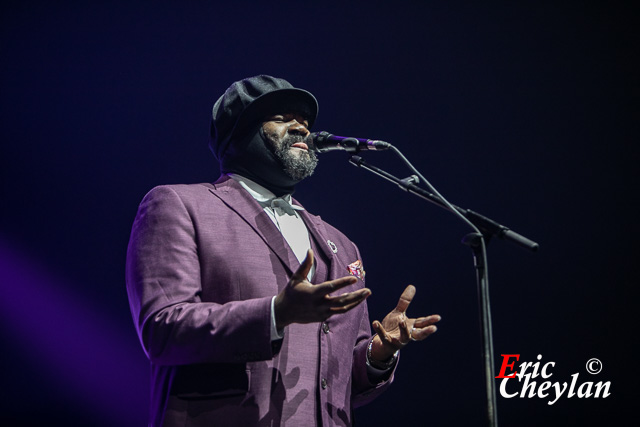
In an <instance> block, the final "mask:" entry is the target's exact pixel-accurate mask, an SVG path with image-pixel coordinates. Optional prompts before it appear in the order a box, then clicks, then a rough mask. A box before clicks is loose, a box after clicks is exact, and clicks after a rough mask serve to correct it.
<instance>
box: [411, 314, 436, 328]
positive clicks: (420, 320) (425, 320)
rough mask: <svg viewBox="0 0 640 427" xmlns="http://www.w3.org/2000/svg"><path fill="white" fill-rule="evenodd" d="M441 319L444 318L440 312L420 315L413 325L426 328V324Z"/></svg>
mask: <svg viewBox="0 0 640 427" xmlns="http://www.w3.org/2000/svg"><path fill="white" fill-rule="evenodd" d="M441 319H442V318H441V317H440V315H439V314H432V315H431V316H427V317H420V318H418V319H416V321H415V323H414V324H413V327H414V328H424V327H426V326H429V325H433V324H434V323H438V322H439V321H440V320H441Z"/></svg>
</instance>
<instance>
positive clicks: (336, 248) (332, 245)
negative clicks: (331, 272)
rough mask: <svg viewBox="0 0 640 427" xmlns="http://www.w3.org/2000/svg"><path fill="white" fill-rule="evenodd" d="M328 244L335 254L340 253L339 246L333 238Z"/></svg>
mask: <svg viewBox="0 0 640 427" xmlns="http://www.w3.org/2000/svg"><path fill="white" fill-rule="evenodd" d="M327 245H329V248H330V249H331V252H333V253H334V254H337V253H338V247H337V246H336V244H335V243H333V242H332V241H331V240H327Z"/></svg>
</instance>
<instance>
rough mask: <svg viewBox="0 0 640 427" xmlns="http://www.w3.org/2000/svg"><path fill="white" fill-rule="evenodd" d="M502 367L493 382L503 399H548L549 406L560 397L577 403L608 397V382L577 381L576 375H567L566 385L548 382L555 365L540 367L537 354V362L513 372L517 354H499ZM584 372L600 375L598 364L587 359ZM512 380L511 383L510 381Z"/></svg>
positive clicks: (525, 364) (599, 363)
mask: <svg viewBox="0 0 640 427" xmlns="http://www.w3.org/2000/svg"><path fill="white" fill-rule="evenodd" d="M501 356H502V366H501V367H500V374H499V375H498V376H496V378H499V379H501V381H500V395H501V396H502V397H505V398H507V399H510V398H512V397H520V398H529V399H531V398H539V399H548V401H547V404H548V405H553V404H554V403H556V402H557V401H558V399H560V398H561V397H567V398H572V397H577V398H578V399H587V398H594V399H598V398H602V399H605V398H607V397H609V396H611V391H610V389H611V381H598V382H594V381H588V380H589V379H593V377H591V378H588V380H587V381H584V382H581V381H580V373H579V372H576V373H575V374H573V375H571V380H569V381H563V382H561V381H552V380H551V377H552V376H553V372H552V368H553V367H554V366H555V365H556V362H546V363H542V362H541V361H542V355H541V354H539V355H538V357H537V359H538V361H537V362H522V363H520V365H518V370H515V368H514V365H515V363H516V361H520V355H519V354H501ZM585 370H586V371H587V373H589V374H591V375H597V374H599V373H600V372H601V371H602V362H601V361H600V360H598V359H596V358H591V359H589V360H588V361H587V363H586V364H585ZM510 380H513V381H510Z"/></svg>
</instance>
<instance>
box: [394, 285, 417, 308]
mask: <svg viewBox="0 0 640 427" xmlns="http://www.w3.org/2000/svg"><path fill="white" fill-rule="evenodd" d="M415 295H416V288H415V287H414V286H413V285H409V286H407V287H406V288H405V290H404V292H402V295H400V299H399V300H398V305H397V306H396V310H397V311H399V312H401V313H404V312H405V311H407V308H408V307H409V304H411V300H413V297H414V296H415Z"/></svg>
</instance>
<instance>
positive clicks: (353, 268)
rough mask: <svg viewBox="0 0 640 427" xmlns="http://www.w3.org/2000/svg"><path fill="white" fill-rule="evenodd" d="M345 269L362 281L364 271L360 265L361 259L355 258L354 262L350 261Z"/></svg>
mask: <svg viewBox="0 0 640 427" xmlns="http://www.w3.org/2000/svg"><path fill="white" fill-rule="evenodd" d="M347 270H348V271H349V274H351V275H352V276H356V277H357V278H358V279H360V280H362V281H364V275H365V272H364V268H363V267H362V261H360V260H357V261H355V262H352V263H351V264H349V265H348V266H347Z"/></svg>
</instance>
